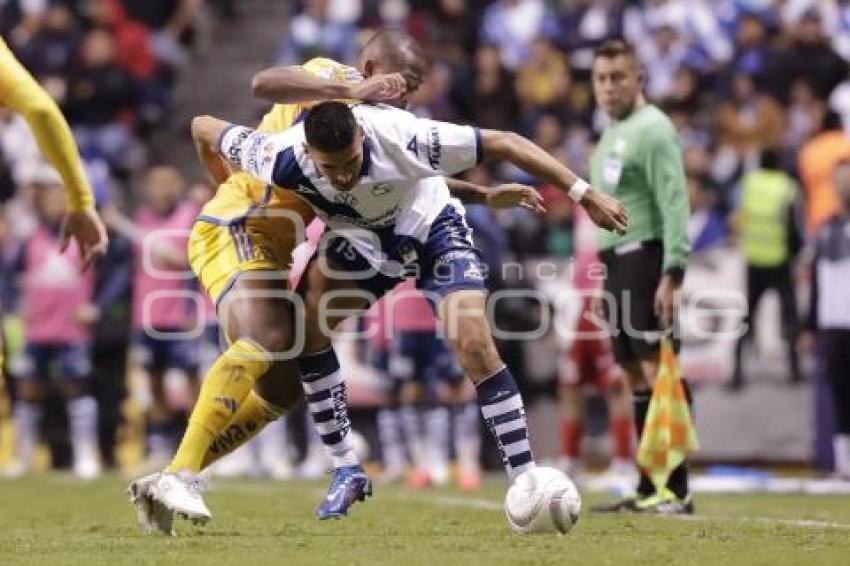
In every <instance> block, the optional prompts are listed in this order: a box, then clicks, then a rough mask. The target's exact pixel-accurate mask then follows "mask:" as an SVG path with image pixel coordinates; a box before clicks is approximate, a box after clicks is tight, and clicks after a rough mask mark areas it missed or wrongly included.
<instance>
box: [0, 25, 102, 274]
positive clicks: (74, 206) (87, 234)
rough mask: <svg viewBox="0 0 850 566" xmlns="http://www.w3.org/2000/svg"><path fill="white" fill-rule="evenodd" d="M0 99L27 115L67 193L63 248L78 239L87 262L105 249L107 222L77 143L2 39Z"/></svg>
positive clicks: (42, 148) (65, 123)
mask: <svg viewBox="0 0 850 566" xmlns="http://www.w3.org/2000/svg"><path fill="white" fill-rule="evenodd" d="M0 104H2V105H3V106H6V107H7V108H10V109H12V110H14V111H15V112H18V113H19V114H21V116H23V118H24V120H26V122H27V124H28V125H29V127H30V129H31V130H32V133H33V136H34V137H35V141H36V143H38V147H39V149H41V152H42V153H43V154H44V156H45V157H46V158H47V160H48V161H49V162H50V164H51V165H53V167H55V168H56V170H57V171H58V172H59V176H60V177H61V178H62V182H63V184H64V185H65V190H66V192H67V193H68V203H69V211H68V213H67V214H66V215H65V218H64V220H63V222H62V233H61V242H62V246H61V247H62V251H64V250H65V249H67V247H68V244H69V243H70V241H71V240H72V239H74V240H76V242H77V245H78V246H79V247H80V252H81V254H82V256H83V266H84V267H86V268H87V267H88V266H89V265H91V264H92V262H94V260H95V259H97V258H98V257H100V256H102V255H103V254H105V253H106V246H107V244H108V241H109V240H108V237H107V235H106V228H105V227H104V225H103V222H102V221H101V220H100V217H99V216H98V214H97V212H96V211H95V209H94V197H93V195H92V191H91V187H89V183H88V181H87V180H86V177H85V175H84V173H83V165H82V162H81V160H80V154H79V151H78V150H77V144H76V142H75V141H74V137H73V136H72V135H71V128H70V127H69V126H68V122H66V121H65V118H64V117H63V116H62V113H61V112H60V111H59V107H58V106H56V103H55V102H53V99H52V98H50V95H49V94H47V92H46V91H45V90H44V89H43V88H41V86H40V85H39V84H38V82H37V81H36V80H35V79H34V78H33V77H32V75H30V74H29V72H28V71H27V70H26V69H25V68H24V67H23V65H21V64H20V63H19V62H18V61H17V59H15V57H14V55H12V53H11V51H9V49H8V47H6V44H5V43H3V42H2V40H0Z"/></svg>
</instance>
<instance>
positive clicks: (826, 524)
mask: <svg viewBox="0 0 850 566" xmlns="http://www.w3.org/2000/svg"><path fill="white" fill-rule="evenodd" d="M395 499H400V500H403V501H413V502H416V503H426V504H428V503H430V504H433V505H437V506H440V507H465V508H467V509H481V510H485V511H501V510H502V504H501V503H496V502H494V501H490V500H487V499H473V498H466V497H448V496H430V497H429V496H426V495H412V494H411V495H398V496H397V497H396V498H395ZM659 517H662V518H671V519H677V520H684V521H694V522H711V521H724V522H736V523H761V524H767V525H784V526H788V527H799V528H808V529H841V530H850V524H848V523H836V522H832V521H816V520H813V519H780V518H776V517H747V516H743V517H732V516H728V515H671V516H669V517H668V516H659Z"/></svg>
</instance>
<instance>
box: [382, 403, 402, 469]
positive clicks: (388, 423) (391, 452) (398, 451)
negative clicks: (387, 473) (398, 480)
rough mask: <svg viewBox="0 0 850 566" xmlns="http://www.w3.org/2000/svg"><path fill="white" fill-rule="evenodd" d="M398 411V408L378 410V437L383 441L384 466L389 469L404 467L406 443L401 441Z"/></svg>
mask: <svg viewBox="0 0 850 566" xmlns="http://www.w3.org/2000/svg"><path fill="white" fill-rule="evenodd" d="M398 413H399V411H398V409H381V410H380V411H378V437H379V438H380V441H381V454H382V455H383V458H384V468H385V469H387V470H401V469H402V468H404V445H403V444H402V441H401V434H400V432H401V423H400V422H399V414H398Z"/></svg>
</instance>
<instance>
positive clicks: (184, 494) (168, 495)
mask: <svg viewBox="0 0 850 566" xmlns="http://www.w3.org/2000/svg"><path fill="white" fill-rule="evenodd" d="M202 489H203V480H202V478H201V477H200V475H198V474H193V473H192V472H190V471H188V470H181V471H179V472H177V473H176V474H173V473H170V472H161V473H160V474H159V477H158V478H157V479H156V481H155V482H154V483H153V484H152V485H151V488H150V494H151V497H152V498H153V500H154V501H156V502H159V503H161V504H162V505H164V506H165V507H166V508H167V509H168V510H170V511H171V512H172V513H174V514H175V515H177V516H178V517H183V518H185V519H188V520H190V521H192V522H193V523H194V524H196V525H203V524H204V523H206V522H207V521H209V520H210V519H211V518H212V513H211V512H210V510H209V508H208V507H207V504H206V503H204V498H203V497H202V496H201V490H202Z"/></svg>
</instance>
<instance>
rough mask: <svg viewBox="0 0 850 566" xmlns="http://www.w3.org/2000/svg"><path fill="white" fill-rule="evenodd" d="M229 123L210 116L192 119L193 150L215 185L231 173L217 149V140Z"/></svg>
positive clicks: (222, 181) (223, 180)
mask: <svg viewBox="0 0 850 566" xmlns="http://www.w3.org/2000/svg"><path fill="white" fill-rule="evenodd" d="M229 126H230V124H229V123H228V122H225V121H224V120H219V119H218V118H213V117H212V116H197V117H195V118H193V119H192V140H193V141H194V142H195V151H196V152H197V153H198V158H199V159H200V160H201V163H203V164H204V168H205V169H206V170H207V173H209V175H210V176H211V177H212V179H213V181H214V182H215V184H216V185H220V184H222V183H224V182H225V181H226V180H227V178H228V177H229V176H230V174H231V170H230V167H229V166H228V164H227V162H226V161H225V160H224V159H223V158H222V156H221V154H220V153H219V151H218V141H219V139H220V137H221V134H222V133H224V130H226V129H227V128H228V127H229Z"/></svg>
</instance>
